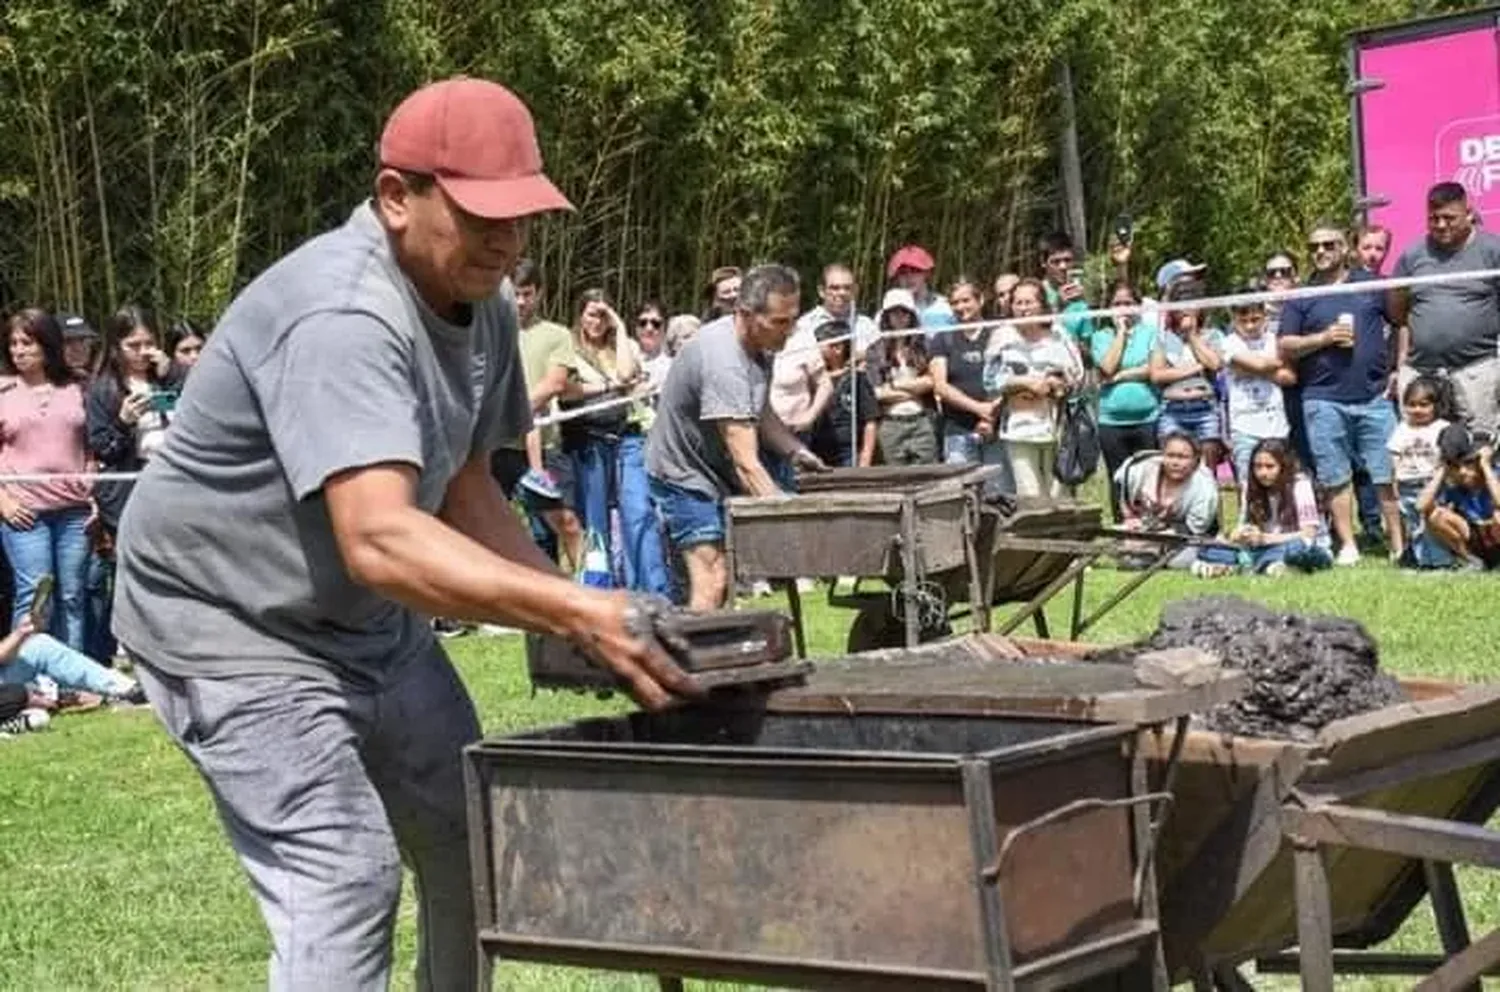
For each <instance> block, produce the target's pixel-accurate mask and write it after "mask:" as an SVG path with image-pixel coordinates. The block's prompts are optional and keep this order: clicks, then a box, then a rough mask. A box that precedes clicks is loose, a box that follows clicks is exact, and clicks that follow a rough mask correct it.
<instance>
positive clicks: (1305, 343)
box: [1276, 331, 1333, 359]
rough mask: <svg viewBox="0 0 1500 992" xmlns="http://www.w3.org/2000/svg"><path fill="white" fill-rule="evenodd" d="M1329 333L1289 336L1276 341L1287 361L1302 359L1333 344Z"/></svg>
mask: <svg viewBox="0 0 1500 992" xmlns="http://www.w3.org/2000/svg"><path fill="white" fill-rule="evenodd" d="M1332 343H1333V342H1332V339H1331V338H1330V336H1329V334H1328V332H1327V331H1322V332H1320V333H1318V334H1289V335H1286V336H1283V337H1278V338H1277V339H1276V347H1277V349H1278V350H1280V352H1281V356H1282V357H1283V358H1287V359H1294V358H1301V357H1302V356H1303V355H1310V354H1312V353H1313V352H1315V351H1322V350H1323V349H1324V348H1327V347H1328V346H1329V345H1330V344H1332Z"/></svg>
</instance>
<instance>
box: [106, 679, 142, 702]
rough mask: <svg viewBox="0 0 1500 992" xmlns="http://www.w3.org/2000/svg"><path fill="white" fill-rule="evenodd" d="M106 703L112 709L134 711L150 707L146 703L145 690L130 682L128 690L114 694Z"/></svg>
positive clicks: (138, 684)
mask: <svg viewBox="0 0 1500 992" xmlns="http://www.w3.org/2000/svg"><path fill="white" fill-rule="evenodd" d="M108 702H109V705H110V706H111V707H112V708H114V709H134V708H136V707H139V706H149V705H151V704H150V703H148V702H147V701H146V690H145V689H142V688H141V684H140V683H139V682H132V683H131V685H130V687H129V688H127V689H124V690H122V691H120V692H117V693H114V694H113V695H111V696H110V697H109V698H108Z"/></svg>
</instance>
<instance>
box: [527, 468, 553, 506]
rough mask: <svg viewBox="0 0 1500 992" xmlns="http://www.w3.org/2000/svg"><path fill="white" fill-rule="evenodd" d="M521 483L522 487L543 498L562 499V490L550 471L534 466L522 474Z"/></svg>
mask: <svg viewBox="0 0 1500 992" xmlns="http://www.w3.org/2000/svg"><path fill="white" fill-rule="evenodd" d="M519 485H520V487H521V488H522V489H525V490H526V491H527V492H529V493H532V494H534V495H536V496H540V497H541V498H542V499H550V500H560V499H562V490H561V489H559V488H557V480H556V479H554V478H552V475H551V474H550V473H548V472H544V471H538V470H537V469H534V468H531V469H527V470H526V474H525V475H523V476H521V481H520V483H519Z"/></svg>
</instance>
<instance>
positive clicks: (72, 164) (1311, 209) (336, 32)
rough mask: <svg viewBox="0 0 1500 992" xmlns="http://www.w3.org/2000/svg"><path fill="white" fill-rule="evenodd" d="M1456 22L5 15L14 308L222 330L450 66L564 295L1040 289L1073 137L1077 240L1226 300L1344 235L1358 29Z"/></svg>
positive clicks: (1307, 8)
mask: <svg viewBox="0 0 1500 992" xmlns="http://www.w3.org/2000/svg"><path fill="white" fill-rule="evenodd" d="M1442 9H1449V8H1448V7H1445V6H1442V5H1432V4H1413V3H1411V2H1404V3H1398V2H1393V0H1324V2H1321V3H1317V4H1310V3H1306V2H1305V0H1261V2H1259V3H1255V4H1250V3H1243V2H1240V0H1051V2H1046V3H1044V2H1041V0H901V2H895V0H508V2H505V3H501V2H498V0H463V2H456V0H429V2H424V0H213V2H209V0H154V2H145V0H6V3H5V4H3V5H0V304H3V303H6V302H14V301H18V300H24V301H27V302H36V303H41V304H43V305H51V306H58V307H68V308H75V309H76V308H82V309H83V311H84V312H85V313H88V314H98V313H100V312H103V311H105V310H107V309H109V308H111V307H113V306H114V305H115V304H116V303H118V302H119V301H121V300H125V299H138V300H146V301H150V302H154V303H155V304H157V305H158V306H159V307H161V308H163V309H165V310H168V311H170V312H174V313H186V314H190V315H194V316H199V317H204V318H209V319H211V318H212V316H213V314H215V313H216V312H217V311H218V310H219V309H220V308H221V307H222V306H223V304H224V303H225V302H226V301H227V300H228V298H229V297H230V296H231V295H232V294H233V292H234V291H235V289H236V288H238V287H239V286H241V285H243V283H244V282H245V281H246V280H248V279H249V278H251V277H253V276H254V274H255V273H256V272H258V271H259V270H260V269H261V268H263V267H264V266H265V265H266V264H267V263H268V262H269V261H271V260H272V259H274V258H275V257H276V256H277V255H278V254H279V253H281V252H283V251H285V250H286V249H288V248H289V247H290V246H292V245H294V244H296V243H297V242H298V241H300V240H302V239H304V238H306V237H308V236H309V235H311V234H313V233H316V232H318V231H320V230H323V229H325V228H327V227H329V226H332V225H333V224H336V223H337V222H338V221H339V220H340V219H341V218H342V217H343V216H344V215H345V214H346V212H347V211H348V209H349V208H350V207H351V206H352V205H353V204H354V203H355V202H356V201H357V200H358V199H359V198H360V197H362V196H363V195H365V191H366V190H367V189H368V186H369V181H370V178H371V175H372V170H373V166H374V162H373V158H372V156H373V147H374V139H375V136H376V132H377V129H378V127H379V122H380V121H381V119H382V118H383V116H384V114H385V113H386V112H387V111H388V110H389V109H390V107H391V106H393V105H394V103H395V102H396V100H398V99H399V97H400V96H401V95H402V94H403V93H405V92H406V91H407V90H409V89H410V88H412V87H413V86H415V85H417V84H419V83H421V82H423V81H426V80H428V79H432V78H437V77H440V76H444V75H448V74H453V73H459V72H465V73H470V74H474V75H484V76H489V77H492V78H496V79H499V80H501V81H504V82H505V83H507V84H508V85H510V86H511V87H512V88H514V89H515V90H516V91H517V92H519V93H520V94H521V95H522V96H523V97H524V98H525V99H526V100H527V101H528V102H529V103H530V104H531V106H532V108H533V110H534V112H535V114H536V118H537V121H538V126H539V130H540V133H541V136H542V141H543V150H544V154H545V156H546V158H547V161H548V168H549V172H551V173H552V174H553V176H554V177H555V178H556V179H557V180H558V181H559V183H560V185H561V186H562V187H563V188H564V189H565V190H566V191H567V192H568V194H569V195H570V196H571V197H572V198H573V200H574V202H575V203H576V204H577V205H578V207H579V210H578V213H577V214H576V215H573V216H570V217H566V218H554V219H550V220H548V221H546V222H545V223H543V224H542V225H540V226H539V227H538V228H537V229H536V230H535V232H534V234H533V254H534V255H536V256H537V257H538V258H539V260H540V261H541V262H542V263H543V265H544V268H545V270H546V271H547V272H548V273H549V274H550V276H551V278H552V282H553V290H554V293H555V294H557V296H560V297H561V298H570V297H571V296H572V294H573V293H574V292H575V291H576V290H579V289H581V288H583V287H585V286H603V287H604V288H606V289H607V290H608V291H609V292H611V293H612V294H614V295H615V297H616V298H618V299H620V300H622V301H624V302H626V303H627V304H629V303H632V302H634V301H637V300H640V299H643V298H645V297H648V296H661V297H662V298H664V299H666V300H667V301H668V303H669V305H670V306H672V307H673V308H678V307H691V306H694V305H695V304H696V301H697V295H698V292H699V289H700V287H701V285H702V282H703V281H704V278H705V276H706V274H707V273H708V272H709V271H710V270H711V269H712V268H713V267H714V266H716V265H720V264H725V263H739V264H746V263H750V262H753V261H756V260H760V259H766V258H777V259H780V260H785V261H788V262H791V263H793V264H796V265H798V266H800V267H802V268H803V270H804V271H805V272H807V273H808V274H809V275H811V274H812V273H813V272H814V271H815V269H816V267H817V265H818V263H819V262H821V261H825V260H830V259H845V260H848V261H850V262H852V263H853V264H854V266H855V267H856V269H857V271H858V272H859V274H860V276H861V281H862V283H863V284H864V286H865V287H866V292H865V297H866V298H865V299H864V300H863V302H864V303H865V305H869V304H870V302H871V299H870V297H871V294H872V293H873V291H874V289H875V288H876V286H877V285H878V283H879V282H880V262H881V259H882V258H883V257H884V256H885V254H886V253H887V252H888V251H889V250H890V249H891V248H892V247H893V246H894V245H896V244H898V243H900V242H902V241H905V240H908V239H914V240H918V241H921V242H923V243H925V244H928V245H930V246H931V247H933V248H934V250H935V251H936V253H937V255H938V258H939V264H940V269H941V271H940V273H939V274H940V276H943V277H947V276H952V275H955V274H956V273H958V272H959V271H960V270H967V271H974V272H977V273H986V274H987V273H992V272H995V271H998V270H1000V269H1002V268H1004V267H1016V266H1021V265H1026V264H1029V263H1030V261H1031V257H1030V256H1031V253H1030V250H1029V246H1030V245H1031V243H1032V241H1033V239H1034V238H1035V236H1036V235H1037V234H1038V233H1039V232H1041V231H1042V230H1045V229H1050V228H1052V227H1055V226H1058V225H1059V224H1060V223H1061V222H1062V219H1063V217H1064V215H1065V214H1066V213H1068V211H1067V210H1066V209H1065V204H1064V202H1063V201H1064V197H1063V187H1062V184H1061V183H1060V180H1059V178H1058V177H1059V175H1060V170H1061V166H1062V161H1061V159H1060V156H1059V148H1060V147H1063V145H1064V138H1065V137H1067V138H1069V140H1071V138H1072V137H1073V136H1076V145H1077V148H1078V155H1077V161H1078V162H1079V164H1080V166H1081V176H1082V183H1081V189H1082V200H1081V203H1080V204H1079V207H1080V210H1079V211H1078V213H1081V219H1082V221H1083V223H1084V226H1085V227H1086V230H1087V232H1088V235H1087V241H1088V242H1089V244H1090V245H1091V246H1092V247H1094V248H1096V249H1097V248H1099V247H1100V246H1101V245H1102V244H1103V239H1104V237H1105V236H1106V235H1107V232H1108V229H1109V226H1110V220H1111V218H1113V217H1114V216H1115V215H1116V214H1118V213H1119V212H1121V211H1129V212H1130V213H1132V214H1133V215H1134V216H1135V217H1136V218H1137V224H1138V229H1139V242H1138V243H1139V245H1140V252H1141V254H1142V255H1143V256H1146V257H1147V258H1148V259H1157V258H1159V257H1160V256H1161V253H1163V252H1167V251H1174V252H1188V253H1192V254H1195V255H1198V256H1201V257H1204V258H1207V259H1212V260H1214V261H1215V262H1216V263H1219V266H1220V268H1221V271H1219V272H1218V273H1216V275H1217V277H1218V278H1219V279H1221V280H1222V281H1226V282H1227V281H1229V280H1230V279H1232V278H1233V277H1234V275H1236V274H1239V273H1241V272H1244V271H1248V268H1249V267H1250V266H1252V265H1254V264H1256V262H1257V261H1258V260H1259V258H1260V257H1261V255H1262V254H1263V253H1264V252H1265V251H1267V250H1269V249H1271V248H1274V247H1277V246H1280V245H1282V244H1286V243H1291V241H1292V239H1293V238H1294V237H1295V236H1296V233H1297V232H1298V231H1299V230H1300V229H1301V228H1302V227H1304V226H1305V224H1306V223H1307V222H1308V221H1309V220H1310V219H1312V218H1314V217H1318V216H1322V215H1328V214H1334V215H1337V214H1339V213H1340V212H1344V213H1347V210H1348V204H1349V194H1350V190H1349V185H1350V181H1349V175H1350V169H1349V127H1348V102H1347V96H1346V94H1345V84H1346V81H1347V70H1346V68H1345V64H1344V57H1345V56H1344V52H1345V48H1344V36H1345V33H1346V32H1347V31H1349V30H1351V29H1353V28H1356V27H1362V26H1368V25H1371V24H1378V23H1384V22H1389V21H1394V20H1401V19H1404V18H1407V17H1410V16H1414V15H1420V14H1426V13H1433V12H1437V11H1439V10H1442ZM1069 111H1071V116H1070V114H1069ZM1070 122H1071V124H1072V126H1071V127H1070V126H1069V124H1070ZM1077 215H1078V214H1077V213H1075V214H1074V216H1077ZM1076 224H1077V222H1076V221H1075V222H1074V224H1073V225H1070V226H1076Z"/></svg>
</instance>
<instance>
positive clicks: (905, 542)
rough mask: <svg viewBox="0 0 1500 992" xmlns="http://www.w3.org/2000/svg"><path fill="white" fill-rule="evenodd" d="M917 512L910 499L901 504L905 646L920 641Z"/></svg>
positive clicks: (914, 644) (915, 644) (917, 643)
mask: <svg viewBox="0 0 1500 992" xmlns="http://www.w3.org/2000/svg"><path fill="white" fill-rule="evenodd" d="M919 583H920V580H919V576H918V575H917V514H916V508H915V507H914V506H913V504H912V501H911V500H910V499H906V500H903V501H902V504H901V616H902V619H903V620H905V621H906V646H907V647H909V648H914V647H916V646H917V645H919V644H921V643H922V618H921V617H920V616H918V615H917V614H918V610H917V592H918V590H919V588H920V584H919Z"/></svg>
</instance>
